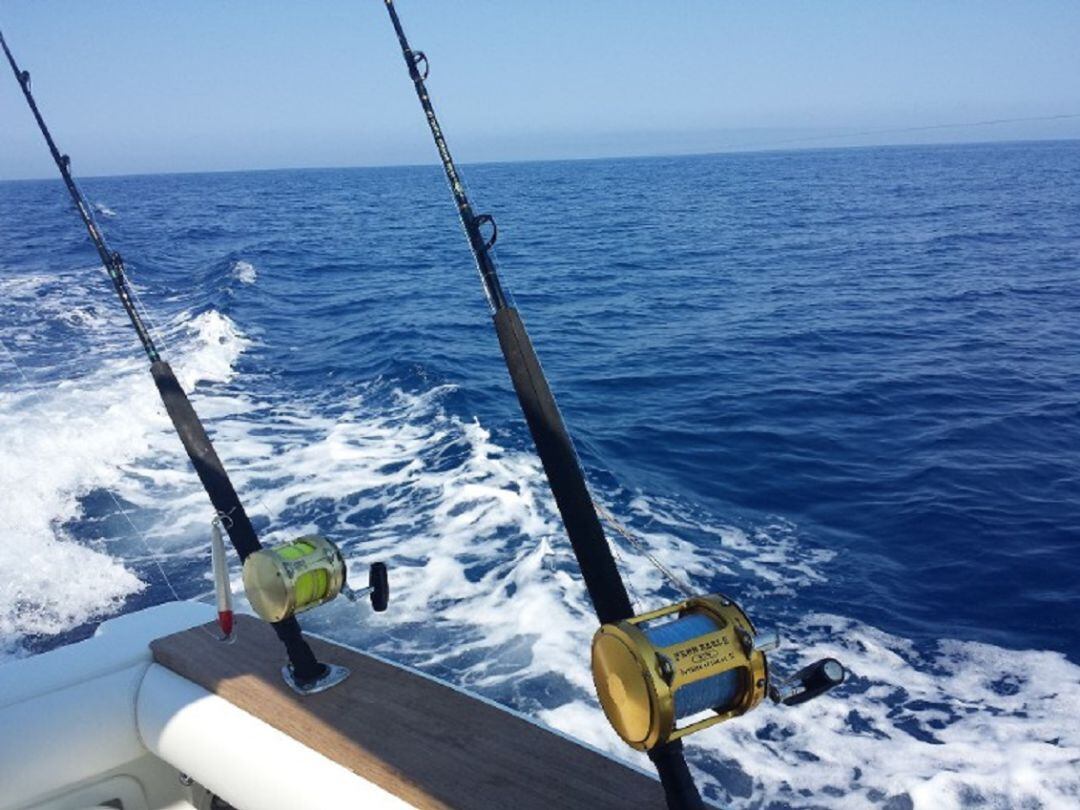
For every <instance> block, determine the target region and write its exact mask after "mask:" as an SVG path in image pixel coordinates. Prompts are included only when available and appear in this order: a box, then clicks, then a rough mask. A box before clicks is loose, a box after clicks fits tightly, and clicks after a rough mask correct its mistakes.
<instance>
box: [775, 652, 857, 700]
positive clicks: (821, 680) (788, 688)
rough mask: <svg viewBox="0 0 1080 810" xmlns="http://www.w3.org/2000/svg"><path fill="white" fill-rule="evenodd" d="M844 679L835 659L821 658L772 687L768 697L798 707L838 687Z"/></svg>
mask: <svg viewBox="0 0 1080 810" xmlns="http://www.w3.org/2000/svg"><path fill="white" fill-rule="evenodd" d="M846 677H847V672H846V671H845V670H844V665H843V664H841V663H840V662H839V661H837V660H836V659H835V658H822V659H821V660H820V661H815V662H814V663H812V664H810V665H809V666H805V667H803V668H802V669H800V670H799V671H798V672H796V673H795V674H794V675H792V676H791V677H790V678H785V679H784V680H783V681H781V682H780V683H778V684H777V685H775V686H774V687H772V689H771V690H770V697H771V698H772V699H773V700H774V701H776V702H777V703H783V704H784V705H785V706H798V705H799V704H800V703H806V702H807V701H808V700H813V699H814V698H816V697H820V696H821V695H824V694H825V693H826V692H828V691H829V690H830V689H832V688H833V687H834V686H839V685H840V684H842V683H843V682H844V678H846Z"/></svg>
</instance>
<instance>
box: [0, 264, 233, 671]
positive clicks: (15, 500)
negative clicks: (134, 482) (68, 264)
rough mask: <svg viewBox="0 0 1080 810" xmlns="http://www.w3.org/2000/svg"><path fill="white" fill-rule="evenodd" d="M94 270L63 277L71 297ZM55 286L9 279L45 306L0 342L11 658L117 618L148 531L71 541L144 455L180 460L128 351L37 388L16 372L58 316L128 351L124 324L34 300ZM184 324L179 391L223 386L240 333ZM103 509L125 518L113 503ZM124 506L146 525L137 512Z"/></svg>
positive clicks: (11, 287) (224, 325)
mask: <svg viewBox="0 0 1080 810" xmlns="http://www.w3.org/2000/svg"><path fill="white" fill-rule="evenodd" d="M87 274H88V271H83V273H81V274H73V275H72V276H71V277H70V278H68V279H65V280H64V285H65V288H66V289H68V291H69V292H71V289H72V287H78V286H79V285H80V284H81V283H82V282H83V281H84V278H85V276H86V275H87ZM56 281H57V280H56V279H44V278H27V277H23V278H14V279H5V280H4V281H3V283H2V284H3V291H4V292H6V293H10V294H12V295H13V296H16V295H20V294H21V295H24V296H25V295H33V296H35V298H36V303H37V304H39V305H40V307H41V309H42V312H41V313H40V314H39V320H38V321H36V322H34V323H32V324H30V325H29V326H28V327H26V328H25V329H24V330H23V331H18V332H7V333H5V334H3V335H0V337H3V338H4V346H5V348H6V351H0V366H3V367H4V368H3V370H4V372H5V376H6V377H7V378H8V379H10V380H11V381H12V384H11V385H9V386H5V390H3V391H0V531H3V534H4V541H3V542H0V569H2V570H3V571H4V572H5V574H4V576H3V577H2V578H0V653H6V654H8V655H11V654H19V653H20V649H21V647H22V643H23V642H24V641H25V639H26V638H27V637H30V636H37V635H51V634H56V633H60V632H63V631H65V630H69V629H71V628H72V627H74V626H77V625H79V624H81V623H84V622H86V621H90V620H93V619H96V618H101V617H103V616H106V615H109V614H112V613H115V612H117V611H119V610H121V609H122V607H123V605H124V602H125V600H126V599H127V598H128V597H130V596H132V595H133V594H136V593H139V592H140V591H141V590H142V589H143V588H144V587H145V584H144V582H142V581H141V580H140V578H139V577H138V576H137V575H136V573H135V571H134V567H133V565H132V564H131V562H130V561H131V560H132V559H133V558H136V559H137V558H139V557H142V558H144V559H145V555H146V549H145V548H143V547H142V546H141V543H142V540H141V539H140V537H139V535H141V534H143V533H144V532H145V533H146V534H147V535H148V536H149V537H153V536H154V535H155V532H154V531H153V529H152V527H145V526H140V528H139V529H136V528H134V527H132V526H130V525H125V526H122V527H121V529H120V531H119V534H120V537H121V538H122V539H121V540H119V541H118V540H117V539H115V537H113V536H112V535H115V534H116V532H106V531H104V530H103V529H99V528H98V527H96V526H83V527H81V534H83V535H85V536H79V537H75V536H73V533H72V529H71V525H72V522H73V521H77V520H80V519H82V518H83V517H84V514H83V509H82V500H83V499H84V498H85V497H87V496H88V495H91V494H92V493H107V492H112V493H114V494H117V495H118V496H119V499H120V502H121V503H123V501H124V497H123V495H124V493H125V492H126V491H127V490H129V489H130V488H131V475H132V473H133V471H135V470H136V469H138V468H139V467H141V466H143V465H140V464H137V462H138V461H139V460H141V459H146V458H148V457H151V458H152V457H159V458H160V457H164V458H168V459H171V460H172V461H170V463H173V464H175V459H176V457H177V450H178V449H179V445H178V443H177V442H176V441H175V438H174V437H171V428H170V426H169V422H168V419H167V417H166V415H165V414H164V409H163V408H162V406H161V405H160V404H159V401H158V398H157V394H156V391H155V389H154V385H153V382H152V380H151V378H150V375H149V374H147V372H146V367H145V363H142V362H140V359H139V358H136V357H133V356H132V354H133V352H131V351H125V352H118V353H116V354H115V355H113V354H110V353H109V351H108V350H106V351H105V353H104V354H103V355H101V356H100V357H97V358H93V357H90V358H89V359H86V360H85V361H84V362H82V363H80V364H79V367H78V369H77V374H78V376H75V377H72V378H61V379H49V378H48V377H49V376H50V375H49V374H48V370H46V373H45V375H44V376H45V377H46V378H45V379H41V377H42V376H43V375H41V374H38V375H36V376H37V377H38V379H37V380H36V381H35V379H34V376H35V375H32V374H30V373H27V374H26V377H25V378H24V377H23V376H22V375H23V372H22V371H20V370H19V369H18V368H16V364H19V353H20V351H19V347H20V346H27V345H33V343H34V342H35V341H37V340H39V339H45V338H41V337H40V336H39V335H38V334H36V333H35V330H36V329H40V330H42V332H47V331H48V329H49V328H50V319H51V318H52V317H54V316H57V318H58V320H62V321H63V320H66V321H67V322H68V323H71V324H74V325H76V326H77V327H78V328H79V329H80V330H85V331H87V332H89V333H91V334H92V335H93V337H94V340H95V341H96V342H100V343H103V344H104V345H106V346H110V345H114V344H118V345H125V344H126V345H127V347H128V348H130V346H131V335H130V333H129V332H126V331H120V332H119V334H118V333H117V326H116V325H115V321H116V319H115V318H110V317H108V315H106V314H104V313H101V312H99V311H98V310H97V309H95V308H94V307H93V306H92V305H84V306H83V307H82V308H77V309H61V308H60V306H61V305H60V303H59V302H57V301H55V300H52V299H50V298H49V297H47V296H45V297H43V296H38V295H37V293H38V292H39V290H41V289H42V288H44V287H45V286H46V285H48V284H54V283H56ZM94 281H99V280H98V279H94ZM84 291H85V290H84ZM74 297H76V298H79V296H77V295H76V296H74ZM80 300H91V301H92V300H93V296H88V298H87V299H80ZM52 310H56V311H52ZM111 314H113V313H109V315H111ZM182 322H183V319H178V321H177V323H176V324H174V325H173V327H172V328H171V329H169V330H168V333H169V334H168V338H169V340H170V342H173V341H175V342H176V343H177V345H178V346H179V347H180V348H181V356H182V360H181V361H180V363H179V364H178V368H177V372H178V377H179V378H180V380H181V382H182V384H184V386H185V387H186V388H188V389H190V388H191V387H192V386H193V385H194V384H195V382H197V381H199V380H214V381H224V380H227V379H228V378H229V377H230V376H231V374H232V363H233V362H234V361H235V359H236V357H237V356H238V355H239V353H240V352H241V351H242V350H243V347H244V345H245V341H244V339H243V338H242V336H240V335H239V334H238V333H237V332H236V330H235V328H234V327H233V325H232V324H231V322H230V321H229V320H228V319H227V318H225V317H224V316H222V315H220V314H219V313H216V312H212V311H211V312H207V313H204V314H203V315H200V316H199V317H197V318H195V319H194V320H192V321H191V322H190V323H189V324H183V325H180V324H181V323H182ZM121 326H122V325H121ZM125 355H126V356H125ZM95 363H96V364H95ZM107 511H108V512H111V513H112V514H113V518H114V519H117V520H123V521H124V522H125V523H126V518H123V515H122V514H119V510H118V509H117V506H116V504H110V507H109V508H108V510H107ZM124 511H125V513H127V514H128V516H129V517H131V518H132V519H133V520H134V522H135V524H136V525H137V526H138V525H140V524H142V522H143V521H141V520H139V519H138V516H137V513H136V512H135V510H132V509H131V507H130V506H128V507H126V508H125V510H124ZM99 517H100V516H99ZM126 561H127V562H126Z"/></svg>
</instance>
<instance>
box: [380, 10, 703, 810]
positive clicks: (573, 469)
mask: <svg viewBox="0 0 1080 810" xmlns="http://www.w3.org/2000/svg"><path fill="white" fill-rule="evenodd" d="M385 2H386V10H387V11H388V12H389V14H390V21H391V23H393V26H394V31H395V33H396V34H397V39H398V43H399V44H400V45H401V53H402V55H403V56H404V58H405V64H406V66H407V67H408V69H409V77H410V78H411V79H412V82H413V85H414V86H415V88H416V95H417V97H418V98H419V99H420V106H421V107H423V109H424V114H425V116H426V117H427V122H428V127H429V128H430V129H431V135H432V137H433V138H434V139H435V146H436V148H437V149H438V151H439V158H440V159H441V161H442V166H443V169H444V170H445V172H446V179H447V181H448V182H449V184H450V191H451V193H452V194H453V196H454V202H455V203H457V209H458V216H459V217H460V218H461V224H462V226H463V227H464V228H465V234H466V236H467V237H468V240H469V247H470V249H471V250H472V254H473V258H474V259H475V260H476V266H477V269H478V270H479V271H480V277H481V279H482V280H483V283H484V290H485V292H486V293H487V298H488V303H489V304H490V305H491V310H492V318H493V320H494V322H495V331H496V333H497V334H498V337H499V345H500V347H501V348H502V353H503V357H504V359H505V360H506V365H507V368H508V369H509V372H510V378H511V380H512V381H513V385H514V390H515V391H516V392H517V396H518V401H519V402H520V403H521V409H522V411H523V412H524V414H525V421H526V422H527V423H528V425H529V431H530V433H531V434H532V438H533V441H534V442H535V444H536V450H537V454H538V455H539V456H540V461H541V463H542V464H543V466H544V472H545V473H546V474H547V479H548V483H549V485H550V487H551V492H552V494H553V495H554V497H555V503H556V505H557V506H558V509H559V514H560V515H561V516H562V520H563V524H564V525H565V527H566V533H567V536H568V537H569V538H570V544H571V546H572V547H573V550H574V555H575V557H576V558H577V562H578V567H579V568H580V569H581V575H582V578H583V579H584V581H585V587H586V588H587V589H588V592H589V597H590V599H591V600H592V603H593V607H594V608H595V610H596V615H597V617H598V618H599V620H600V623H601V624H605V625H606V624H612V623H617V622H620V621H622V620H625V619H629V618H631V617H632V616H633V615H634V611H633V608H632V607H631V604H630V597H629V596H628V595H627V592H626V586H625V584H624V583H623V580H622V577H621V576H620V574H619V570H618V568H616V566H615V560H614V558H613V557H612V554H611V549H610V546H609V545H608V541H607V537H606V536H605V534H604V530H603V528H602V526H601V525H600V518H599V517H598V515H597V513H596V507H595V505H594V504H593V499H592V495H591V494H590V493H589V487H588V485H587V484H586V482H585V475H584V473H583V471H582V468H581V462H580V461H579V459H578V456H577V452H576V451H575V450H574V445H573V442H572V441H571V439H570V434H569V432H568V431H567V429H566V424H565V423H564V422H563V418H562V415H561V414H560V412H559V407H558V405H557V404H556V402H555V397H554V395H553V394H552V392H551V387H550V386H549V385H548V381H547V378H546V377H545V375H544V371H543V369H542V368H541V366H540V361H539V359H538V358H537V356H536V351H535V350H534V349H533V345H532V341H530V339H529V335H528V333H527V332H526V331H525V324H524V323H523V322H522V320H521V316H520V315H519V314H518V312H517V309H516V308H515V307H514V306H513V304H512V303H511V302H510V301H509V299H508V296H507V294H506V290H505V288H504V287H503V285H502V282H501V281H500V279H499V274H498V270H497V268H496V266H495V260H494V257H493V256H492V250H491V249H492V247H493V245H494V244H495V238H496V236H497V233H498V232H497V229H496V226H495V221H494V219H493V218H492V217H491V216H490V215H488V214H479V215H478V214H476V213H475V212H474V211H473V208H472V204H471V203H470V202H469V198H468V196H467V195H466V193H465V187H464V185H463V184H462V182H461V178H460V176H459V175H458V171H457V168H456V167H455V166H454V161H453V158H452V157H451V156H450V149H449V147H448V146H447V145H446V139H445V138H444V137H443V133H442V128H441V127H440V126H439V120H438V118H437V117H436V116H435V109H434V107H432V104H431V98H430V96H429V95H428V91H427V87H426V86H425V84H424V80H425V79H426V78H427V76H428V68H429V65H428V60H427V57H426V56H425V55H424V54H423V52H420V51H414V50H412V48H410V47H409V42H408V40H407V39H406V37H405V31H404V29H403V28H402V27H401V20H400V19H399V18H398V15H397V10H396V9H395V8H394V3H393V0H385ZM485 226H490V228H491V230H490V235H488V236H486V237H485V235H484V233H483V228H484V227H485ZM649 756H650V758H651V759H652V761H653V763H654V764H655V765H656V768H657V771H658V772H659V774H660V780H661V782H662V784H663V787H664V792H665V794H666V797H667V802H668V806H669V807H671V808H673V810H674V809H675V808H679V810H691V809H694V808H703V807H704V806H705V804H704V802H703V801H702V799H701V796H700V794H699V793H698V790H697V786H696V785H695V784H694V781H693V777H692V776H691V775H690V771H689V769H688V768H687V766H686V760H685V758H684V756H683V750H682V741H681V740H674V741H672V742H669V743H667V744H664V745H660V746H657V747H655V748H653V749H652V750H651V751H649Z"/></svg>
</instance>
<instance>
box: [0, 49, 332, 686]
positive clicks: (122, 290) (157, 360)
mask: <svg viewBox="0 0 1080 810" xmlns="http://www.w3.org/2000/svg"><path fill="white" fill-rule="evenodd" d="M0 46H3V49H4V55H5V56H7V60H8V63H9V64H10V65H11V70H12V72H13V73H14V74H15V78H16V80H17V81H18V82H19V87H21V88H22V92H23V95H24V96H25V97H26V103H27V104H29V105H30V110H31V111H32V112H33V114H34V118H35V120H36V121H37V125H38V129H40V130H41V134H42V135H43V136H44V137H45V142H46V143H47V144H48V145H49V152H50V153H52V157H53V161H54V162H55V163H56V168H57V169H59V170H60V176H61V177H62V178H63V180H64V185H66V186H67V190H68V193H69V194H70V195H71V199H72V202H74V203H75V208H76V210H77V211H78V212H79V216H80V217H81V218H82V221H83V224H84V225H85V226H86V230H87V232H88V233H89V234H90V239H91V241H93V243H94V247H96V248H97V252H98V255H99V256H100V257H101V261H102V262H103V263H104V265H105V269H106V271H107V272H108V274H109V278H110V279H111V280H112V283H113V287H114V288H115V289H116V293H117V295H118V296H119V297H120V302H121V303H122V304H123V305H124V309H125V311H126V312H127V314H128V318H130V320H131V325H132V326H133V327H134V328H135V332H136V334H137V335H138V336H139V340H140V341H141V342H142V345H143V349H144V350H145V351H146V356H147V357H148V358H149V359H150V373H151V375H153V378H154V384H155V385H156V386H157V389H158V392H159V393H160V394H161V400H162V402H163V403H164V404H165V410H166V411H167V412H168V414H169V418H170V419H171V420H172V423H173V427H174V428H175V429H176V432H177V434H178V435H179V437H180V441H181V442H182V443H183V445H184V450H186V451H187V454H188V458H190V459H191V463H192V465H193V466H194V467H195V472H196V473H198V475H199V480H200V481H202V485H203V488H204V489H205V490H206V494H207V495H208V496H209V497H210V501H211V503H213V505H214V509H216V510H217V513H218V515H219V516H220V518H221V523H222V524H223V525H224V526H225V529H226V531H227V532H228V535H229V539H230V540H231V541H232V545H233V548H235V549H236V553H237V555H238V556H239V557H240V560H241V561H243V560H245V559H247V557H248V556H250V555H251V554H253V553H255V552H257V551H259V550H260V549H261V548H262V544H261V543H260V542H259V538H258V535H256V533H255V528H254V527H253V526H252V525H251V520H250V519H249V518H248V516H247V512H246V511H245V510H244V506H243V504H241V503H240V497H239V496H238V495H237V494H236V489H235V488H234V487H233V485H232V481H230V480H229V475H228V473H226V472H225V467H224V465H223V464H222V463H221V459H220V458H218V455H217V452H216V451H215V450H214V445H213V444H212V443H211V441H210V437H209V436H207V434H206V429H205V428H204V427H203V424H202V422H201V421H200V420H199V417H198V414H196V413H195V409H194V408H193V407H192V405H191V401H190V400H189V399H188V397H187V394H185V393H184V390H183V388H181V387H180V383H179V382H178V381H177V379H176V375H175V374H174V373H173V370H172V368H171V367H170V366H169V364H168V363H166V362H165V361H164V360H162V359H161V355H160V354H159V352H158V350H157V347H156V346H155V344H154V341H153V338H152V337H151V336H150V332H149V330H148V329H147V327H146V322H145V321H144V320H143V318H142V316H141V315H140V313H139V310H138V308H137V307H136V306H135V300H134V296H133V295H132V292H131V287H130V285H129V284H128V280H127V274H126V273H125V270H124V260H123V259H122V258H121V256H120V254H119V253H117V252H116V251H113V250H110V249H109V246H108V245H107V244H106V242H105V237H104V236H102V234H101V230H100V229H99V228H98V227H97V224H96V223H95V222H94V218H93V216H92V215H91V214H90V207H89V205H88V204H87V202H86V198H85V197H83V195H82V192H80V191H79V187H78V186H77V185H76V184H75V180H74V178H73V177H72V175H71V159H70V158H69V157H68V156H67V155H65V154H62V153H61V152H60V150H59V149H58V148H57V146H56V142H55V141H54V140H53V137H52V134H51V133H50V132H49V128H48V127H47V126H46V125H45V119H44V118H43V117H42V115H41V111H40V110H39V109H38V106H37V103H36V102H35V101H34V96H33V94H32V93H31V92H30V72H29V71H27V70H20V69H19V66H18V64H17V63H16V62H15V57H14V56H13V55H12V53H11V50H10V49H9V48H8V45H7V42H6V41H5V40H4V35H3V33H2V32H0ZM272 624H273V627H274V631H275V632H276V633H277V636H278V638H279V639H281V641H282V643H283V644H284V645H285V649H286V652H287V653H288V656H289V662H290V664H291V666H292V675H293V678H294V679H295V680H296V682H297V683H298V684H300V685H301V686H304V685H305V684H311V683H315V682H317V681H319V679H320V678H322V677H323V676H324V675H325V673H326V672H327V667H326V666H325V665H323V664H321V663H319V662H318V661H317V660H316V658H315V654H314V653H313V652H312V650H311V647H310V646H309V645H308V643H307V641H305V640H304V638H303V636H302V635H301V632H300V624H299V622H297V620H296V618H295V617H293V616H290V617H289V618H286V619H283V620H281V621H278V622H273V623H272Z"/></svg>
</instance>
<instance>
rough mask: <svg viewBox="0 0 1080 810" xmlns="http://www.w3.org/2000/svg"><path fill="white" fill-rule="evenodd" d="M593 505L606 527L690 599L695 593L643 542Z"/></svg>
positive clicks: (598, 506) (606, 512)
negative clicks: (605, 522)
mask: <svg viewBox="0 0 1080 810" xmlns="http://www.w3.org/2000/svg"><path fill="white" fill-rule="evenodd" d="M593 505H594V506H595V507H596V511H597V512H598V513H599V515H600V517H602V518H603V519H604V520H605V521H607V523H608V525H609V526H611V528H612V529H614V530H615V532H616V533H617V534H618V535H619V536H620V537H622V538H623V539H624V540H626V542H628V543H629V544H630V545H631V546H633V547H634V548H635V549H637V551H638V553H640V554H641V555H643V556H644V557H645V558H646V559H648V561H649V562H650V563H652V565H653V567H654V568H656V570H657V571H659V572H660V574H661V576H662V577H663V578H664V579H666V580H667V581H668V582H669V583H670V584H671V586H672V587H673V588H675V590H677V591H678V592H679V593H681V594H682V595H683V596H686V597H691V596H693V595H694V594H695V593H696V592H695V591H694V589H693V588H691V587H690V586H689V585H688V584H687V583H686V581H685V580H683V579H682V578H680V577H679V576H678V574H676V573H675V572H674V571H672V570H671V569H670V568H669V567H668V566H666V565H664V563H662V562H660V560H659V559H657V557H656V555H655V554H654V553H653V552H652V551H651V550H650V549H649V547H648V545H647V544H646V541H645V540H643V539H642V538H640V537H638V536H637V535H635V534H634V533H633V532H632V531H631V530H630V529H628V528H627V527H626V526H625V525H624V524H622V523H620V522H619V521H618V520H617V519H616V518H615V516H614V515H613V514H611V512H610V511H608V509H607V508H606V507H604V506H603V505H602V504H600V503H598V502H596V501H593ZM612 545H613V546H614V542H612Z"/></svg>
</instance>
